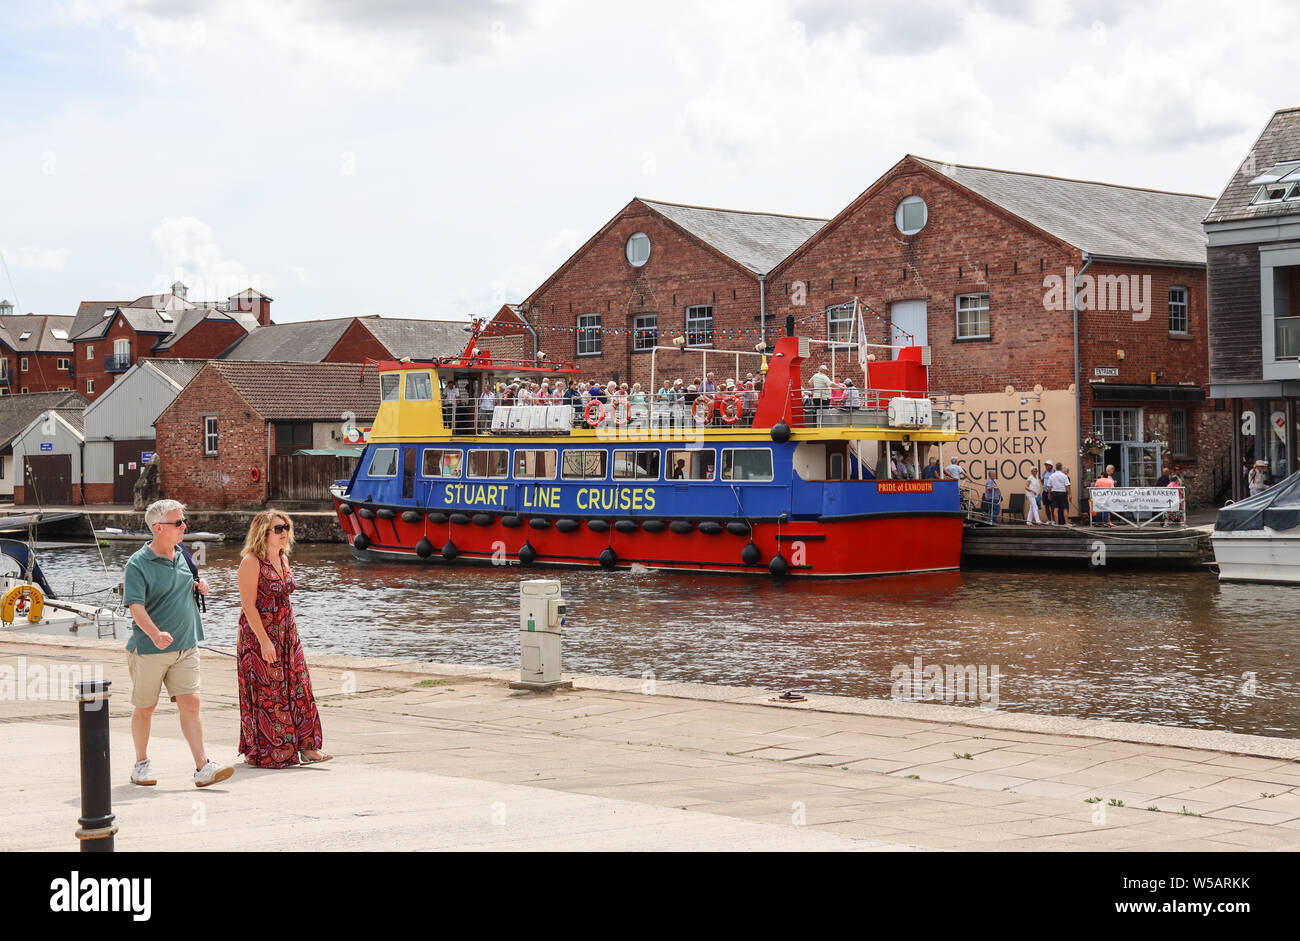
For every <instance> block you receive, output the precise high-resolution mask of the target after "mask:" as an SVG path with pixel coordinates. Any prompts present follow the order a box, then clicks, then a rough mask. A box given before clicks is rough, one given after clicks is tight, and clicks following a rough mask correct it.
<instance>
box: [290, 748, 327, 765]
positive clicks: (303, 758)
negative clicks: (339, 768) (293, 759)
mask: <svg viewBox="0 0 1300 941" xmlns="http://www.w3.org/2000/svg"><path fill="white" fill-rule="evenodd" d="M312 751H315V752H320V757H319V758H308V757H307V753H306V752H305V751H300V752H298V762H299V764H304V765H318V764H320V763H321V762H322V761H329V760H330V759H331V758H333V757H334V756H333V755H327V754H325V753H324V752H321V751H320V749H319V748H313V749H312Z"/></svg>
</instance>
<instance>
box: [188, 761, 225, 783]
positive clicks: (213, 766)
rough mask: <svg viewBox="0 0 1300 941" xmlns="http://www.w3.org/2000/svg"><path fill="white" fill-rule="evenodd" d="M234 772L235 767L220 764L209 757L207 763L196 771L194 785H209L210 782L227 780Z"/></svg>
mask: <svg viewBox="0 0 1300 941" xmlns="http://www.w3.org/2000/svg"><path fill="white" fill-rule="evenodd" d="M234 773H235V769H234V768H233V767H231V766H230V765H219V764H217V763H216V762H215V761H213V760H212V759H211V758H209V759H208V761H207V764H205V765H204V766H203V767H202V768H200V769H199V770H198V771H195V772H194V786H195V787H207V786H208V785H209V784H216V783H217V782H219V781H224V780H226V778H228V777H230V776H231V775H232V774H234Z"/></svg>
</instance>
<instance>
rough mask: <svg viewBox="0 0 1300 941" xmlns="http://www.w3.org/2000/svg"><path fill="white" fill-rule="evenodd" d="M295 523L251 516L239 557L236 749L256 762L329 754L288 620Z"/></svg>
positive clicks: (269, 514) (268, 513)
mask: <svg viewBox="0 0 1300 941" xmlns="http://www.w3.org/2000/svg"><path fill="white" fill-rule="evenodd" d="M292 546H293V523H292V522H291V521H290V520H289V518H288V517H287V516H285V515H284V514H283V513H280V512H278V511H276V510H264V511H263V512H261V513H259V514H257V516H255V517H254V518H253V523H252V525H251V526H250V527H249V530H248V539H247V541H246V542H245V543H244V550H243V559H242V560H241V561H240V563H239V603H240V608H241V609H242V610H241V613H240V615H239V654H238V657H239V663H238V674H239V753H240V754H242V755H243V756H244V761H245V762H246V763H247V764H249V765H253V766H254V767H259V768H288V767H290V766H291V765H296V764H299V763H300V762H301V763H302V764H312V763H314V762H317V761H328V760H329V759H330V758H332V757H333V756H332V755H327V754H325V753H324V752H322V751H321V750H320V749H321V724H320V714H319V713H318V711H317V709H316V700H315V699H314V698H313V696H312V692H311V677H310V676H309V675H308V673H307V659H306V657H305V656H304V655H303V652H302V642H301V641H300V640H299V638H298V628H297V625H296V624H295V623H294V620H293V608H292V606H291V605H290V603H289V594H290V593H291V592H292V591H293V590H294V588H295V587H296V584H295V582H294V577H293V571H292V570H291V569H290V568H289V550H290V548H291V547H292Z"/></svg>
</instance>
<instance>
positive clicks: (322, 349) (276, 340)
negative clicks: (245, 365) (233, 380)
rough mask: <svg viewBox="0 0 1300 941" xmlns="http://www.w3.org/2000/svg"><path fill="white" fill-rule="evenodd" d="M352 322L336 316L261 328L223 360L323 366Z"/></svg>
mask: <svg viewBox="0 0 1300 941" xmlns="http://www.w3.org/2000/svg"><path fill="white" fill-rule="evenodd" d="M352 321H353V318H352V317H332V318H330V319H328V320H302V321H298V322H297V323H273V324H269V325H267V326H265V327H258V328H257V329H256V330H254V331H252V332H251V333H249V334H248V336H246V337H244V338H243V339H242V340H240V341H239V342H238V343H236V344H235V345H234V346H233V347H231V348H230V349H228V350H226V351H225V352H223V353H222V354H221V356H220V358H221V359H222V360H224V361H226V362H258V363H275V362H279V363H319V362H320V361H321V360H322V359H324V358H325V357H326V355H328V353H329V351H330V350H332V349H333V348H334V344H336V343H338V341H339V339H340V338H341V337H342V336H343V331H345V330H346V329H347V328H348V327H349V326H350V325H351V323H352Z"/></svg>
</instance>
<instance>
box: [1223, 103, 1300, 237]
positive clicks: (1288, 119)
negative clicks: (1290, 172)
mask: <svg viewBox="0 0 1300 941" xmlns="http://www.w3.org/2000/svg"><path fill="white" fill-rule="evenodd" d="M1286 161H1300V108H1283V109H1282V110H1281V111H1275V112H1273V116H1272V117H1271V118H1269V120H1268V124H1266V125H1265V126H1264V130H1263V131H1261V132H1260V135H1259V138H1258V139H1257V140H1256V141H1255V146H1254V147H1252V148H1250V153H1249V154H1248V155H1247V157H1246V159H1245V161H1243V162H1242V164H1241V165H1240V166H1238V167H1236V168H1235V169H1234V170H1233V174H1232V179H1230V180H1229V181H1228V185H1227V186H1225V187H1224V188H1223V192H1222V193H1220V194H1219V198H1218V199H1217V200H1215V202H1214V206H1213V208H1211V209H1210V211H1209V213H1208V214H1207V215H1206V217H1205V223H1206V225H1211V224H1213V223H1215V222H1231V221H1237V220H1242V219H1259V218H1266V217H1269V216H1290V215H1297V214H1300V200H1287V201H1285V202H1281V203H1268V204H1264V205H1261V206H1252V205H1251V204H1250V203H1251V200H1253V199H1254V198H1255V194H1256V193H1257V192H1259V184H1255V185H1251V182H1252V181H1253V180H1255V179H1257V178H1258V177H1259V176H1260V175H1261V174H1263V173H1265V172H1266V171H1267V170H1269V169H1270V168H1271V167H1274V166H1277V165H1278V164H1281V163H1284V162H1286Z"/></svg>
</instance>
